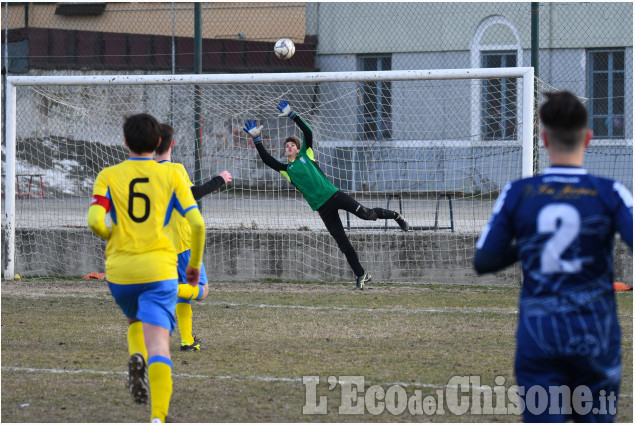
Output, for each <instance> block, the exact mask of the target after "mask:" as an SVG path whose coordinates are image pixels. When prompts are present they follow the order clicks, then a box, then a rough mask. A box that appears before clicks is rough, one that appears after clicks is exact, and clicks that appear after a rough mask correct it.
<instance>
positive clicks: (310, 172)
mask: <svg viewBox="0 0 635 425" xmlns="http://www.w3.org/2000/svg"><path fill="white" fill-rule="evenodd" d="M277 108H278V110H279V111H280V114H279V115H278V116H279V117H289V118H290V119H292V120H293V122H295V124H296V125H297V126H298V127H299V128H300V130H302V134H303V135H302V141H300V140H299V139H298V138H297V137H295V136H289V137H287V138H286V139H285V141H284V156H285V157H286V158H287V161H288V162H287V163H282V162H280V161H278V160H276V159H275V158H273V157H272V156H271V155H270V154H269V152H267V150H266V149H265V147H264V145H263V143H262V138H261V132H262V129H263V127H264V126H262V125H261V126H260V127H258V125H257V123H256V121H252V120H250V121H247V122H246V123H245V127H244V128H243V130H244V131H245V132H247V133H248V134H249V135H250V136H251V137H252V139H253V142H254V146H255V147H256V150H257V151H258V154H259V155H260V158H261V159H262V161H263V162H264V163H265V164H266V165H267V166H269V167H270V168H272V169H274V170H276V171H278V172H279V173H280V174H282V175H283V176H284V177H286V178H287V180H289V181H290V182H291V183H292V184H293V185H294V186H295V187H296V188H297V189H298V190H299V191H300V192H301V193H302V195H303V196H304V198H305V199H306V201H307V202H308V203H309V205H310V206H311V209H312V210H313V211H317V212H318V214H319V215H320V218H321V219H322V221H323V222H324V225H325V226H326V229H327V230H328V232H329V233H330V234H331V236H333V238H334V239H335V241H336V242H337V245H338V247H339V248H340V250H341V251H342V253H344V255H345V256H346V260H347V261H348V264H349V265H350V266H351V269H353V272H354V273H355V276H356V286H355V288H354V289H359V290H363V289H364V286H366V284H367V283H368V282H369V281H370V279H371V275H370V273H367V272H366V271H365V270H364V267H362V265H361V264H360V262H359V258H358V257H357V252H356V251H355V248H353V245H351V242H350V240H349V239H348V236H346V233H345V232H344V226H343V224H342V220H341V219H340V216H339V212H338V211H339V210H346V211H348V212H350V213H351V214H354V215H356V216H357V217H359V218H361V219H362V220H372V221H374V220H377V219H393V220H395V221H396V222H397V224H398V225H399V227H400V228H401V229H402V230H403V231H404V232H407V231H408V223H407V222H406V220H405V219H404V218H403V217H402V216H401V214H399V213H397V212H395V211H391V210H386V209H383V208H367V207H365V206H363V205H361V204H360V203H359V202H357V201H356V200H355V199H353V198H352V197H351V196H350V195H348V194H346V193H344V192H342V191H341V190H340V189H339V188H337V187H336V186H335V185H334V184H333V183H331V181H330V180H329V179H328V178H327V177H326V176H325V175H324V173H323V172H322V170H321V169H320V167H319V166H318V164H317V162H316V161H315V156H314V153H313V131H312V130H311V127H309V125H308V124H307V123H306V122H305V121H304V120H303V119H302V118H300V116H299V115H298V114H297V113H296V112H294V111H292V110H291V106H290V105H289V103H288V102H286V101H284V100H283V101H282V102H280V104H279V105H278V107H277Z"/></svg>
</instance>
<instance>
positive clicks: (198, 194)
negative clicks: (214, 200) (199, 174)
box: [191, 171, 232, 201]
mask: <svg viewBox="0 0 635 425" xmlns="http://www.w3.org/2000/svg"><path fill="white" fill-rule="evenodd" d="M231 181H232V176H231V174H229V171H223V172H221V173H220V174H219V175H217V176H216V177H214V178H213V179H211V180H210V181H208V182H207V183H203V184H202V185H200V186H192V187H191V189H192V195H194V199H196V200H197V201H198V200H199V199H201V198H202V197H203V196H205V195H209V194H210V193H212V192H213V191H215V190H217V189H220V188H221V186H223V185H224V184H225V183H229V182H231Z"/></svg>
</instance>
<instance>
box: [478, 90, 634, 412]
mask: <svg viewBox="0 0 635 425" xmlns="http://www.w3.org/2000/svg"><path fill="white" fill-rule="evenodd" d="M546 97H547V101H546V102H545V103H544V104H543V105H542V106H541V108H540V118H541V120H542V123H543V131H542V137H543V142H544V145H545V148H546V149H547V151H548V152H549V158H550V162H551V164H550V167H549V168H547V169H546V170H545V171H544V172H543V173H542V174H541V175H537V176H534V177H530V178H526V179H521V180H518V181H516V182H513V183H509V184H507V185H506V186H505V188H504V189H503V191H502V192H501V194H500V196H499V198H498V200H497V201H496V203H495V204H494V209H493V213H492V217H491V218H490V221H489V223H488V224H487V225H486V226H485V229H484V230H483V233H482V234H481V236H480V238H479V239H478V241H477V243H476V248H477V249H476V254H475V257H474V267H475V269H476V271H477V273H479V274H482V273H490V272H495V271H498V270H501V269H503V268H505V267H507V266H508V265H510V264H512V263H514V262H515V261H517V260H520V262H521V265H522V271H523V284H522V289H521V293H520V300H519V313H518V316H519V317H518V330H517V333H516V340H517V341H516V344H517V346H516V359H515V373H516V380H517V383H518V385H519V386H520V387H521V388H524V391H525V393H524V394H523V391H522V390H521V391H520V393H521V397H522V399H523V402H524V406H525V408H524V411H523V415H524V420H525V421H527V422H564V421H567V420H570V419H573V420H575V421H582V422H612V421H614V420H615V414H616V404H617V401H616V400H617V396H618V391H619V385H620V379H621V372H622V368H621V331H620V326H619V323H618V317H617V304H616V300H615V293H614V291H613V240H614V235H615V233H616V232H617V233H619V234H620V236H621V238H622V240H623V241H624V242H625V243H626V244H627V245H628V246H629V247H630V248H631V250H632V248H633V197H632V195H631V193H630V192H629V190H628V189H627V188H626V187H624V185H622V184H621V183H620V182H617V181H615V180H610V179H606V178H602V177H596V176H592V175H590V174H588V173H587V171H586V170H585V169H584V168H582V164H583V158H584V150H585V148H586V147H588V146H589V140H590V139H591V136H592V132H591V130H589V129H588V126H587V120H588V114H587V111H586V109H585V108H584V106H583V105H582V104H581V103H580V101H579V100H578V99H577V98H576V97H575V96H574V95H573V94H571V93H569V92H555V93H547V94H546ZM585 390H586V391H588V392H585ZM554 393H555V394H559V397H561V400H564V401H563V402H558V401H557V397H555V396H554ZM529 394H532V395H533V396H531V397H530V396H529ZM537 394H543V395H544V394H547V396H546V398H544V399H543V401H544V403H541V402H539V401H537V398H536V397H534V396H535V395H537ZM525 395H526V397H525ZM568 395H570V397H571V398H570V399H571V400H573V402H572V403H571V402H568V400H569V399H568ZM576 397H577V399H576ZM581 400H582V402H580V401H581ZM587 401H588V402H587ZM591 401H592V403H591Z"/></svg>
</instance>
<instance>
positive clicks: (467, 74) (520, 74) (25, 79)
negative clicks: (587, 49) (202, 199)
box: [3, 67, 535, 280]
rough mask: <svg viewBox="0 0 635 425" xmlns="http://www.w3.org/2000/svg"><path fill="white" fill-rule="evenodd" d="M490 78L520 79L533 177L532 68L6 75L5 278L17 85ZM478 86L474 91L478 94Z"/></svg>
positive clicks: (9, 273)
mask: <svg viewBox="0 0 635 425" xmlns="http://www.w3.org/2000/svg"><path fill="white" fill-rule="evenodd" d="M487 78H519V79H521V82H522V84H521V85H522V89H521V90H522V103H519V105H518V116H519V117H520V118H521V123H522V125H521V128H522V139H521V145H522V157H521V164H522V169H521V175H522V176H523V177H529V176H531V175H533V159H534V146H533V139H534V131H533V125H534V99H535V96H534V69H533V68H532V67H517V68H469V69H436V70H401V71H351V72H303V73H272V74H182V75H124V74H121V75H83V76H8V77H7V78H6V99H5V111H6V135H5V136H6V138H5V140H6V163H5V176H6V177H5V214H4V217H3V218H4V220H3V227H4V229H3V232H4V237H3V239H4V240H5V241H6V243H7V251H6V254H7V266H6V268H5V270H4V278H5V279H8V280H13V279H15V230H16V229H15V223H16V217H15V205H16V204H15V203H16V200H15V195H16V137H17V131H16V129H17V111H16V108H17V98H16V95H17V90H16V87H17V86H36V85H37V86H53V85H59V86H71V85H139V84H146V85H161V84H171V85H189V84H263V83H307V82H308V83H320V82H324V83H327V82H337V81H347V82H364V81H379V80H383V81H408V80H466V79H487ZM474 94H475V93H474V90H473V91H472V95H473V97H474ZM475 111H478V108H477V107H473V108H472V117H471V120H472V127H473V128H474V127H475V125H477V120H478V113H477V112H475Z"/></svg>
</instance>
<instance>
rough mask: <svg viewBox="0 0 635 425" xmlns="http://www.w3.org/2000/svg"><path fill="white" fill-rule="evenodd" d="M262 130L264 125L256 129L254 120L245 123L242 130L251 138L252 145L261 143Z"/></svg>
mask: <svg viewBox="0 0 635 425" xmlns="http://www.w3.org/2000/svg"><path fill="white" fill-rule="evenodd" d="M263 128H264V125H261V126H260V127H257V126H256V121H255V120H253V121H252V120H249V121H247V122H246V123H245V127H244V128H243V130H245V132H246V133H248V134H249V135H250V136H251V138H252V139H253V140H254V143H260V142H262V139H261V138H260V132H261V131H262V129H263Z"/></svg>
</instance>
